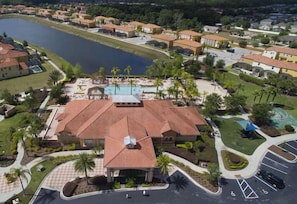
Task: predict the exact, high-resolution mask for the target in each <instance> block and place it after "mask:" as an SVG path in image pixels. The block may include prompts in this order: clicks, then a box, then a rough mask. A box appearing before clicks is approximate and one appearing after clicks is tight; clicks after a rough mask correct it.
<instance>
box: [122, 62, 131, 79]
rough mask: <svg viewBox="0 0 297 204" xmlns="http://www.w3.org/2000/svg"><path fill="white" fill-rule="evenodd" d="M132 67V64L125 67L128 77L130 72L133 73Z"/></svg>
mask: <svg viewBox="0 0 297 204" xmlns="http://www.w3.org/2000/svg"><path fill="white" fill-rule="evenodd" d="M131 70H132V68H131V67H130V65H128V66H127V67H126V68H125V69H124V72H126V73H127V78H128V79H129V77H130V73H131Z"/></svg>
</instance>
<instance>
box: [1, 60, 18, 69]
mask: <svg viewBox="0 0 297 204" xmlns="http://www.w3.org/2000/svg"><path fill="white" fill-rule="evenodd" d="M18 65H19V62H18V61H17V60H16V59H13V58H6V59H0V69H1V68H5V67H12V66H18Z"/></svg>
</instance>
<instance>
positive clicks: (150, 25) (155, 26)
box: [142, 23, 161, 28]
mask: <svg viewBox="0 0 297 204" xmlns="http://www.w3.org/2000/svg"><path fill="white" fill-rule="evenodd" d="M142 27H146V28H161V26H158V25H155V24H150V23H149V24H145V25H142Z"/></svg>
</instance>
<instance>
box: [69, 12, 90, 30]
mask: <svg viewBox="0 0 297 204" xmlns="http://www.w3.org/2000/svg"><path fill="white" fill-rule="evenodd" d="M71 23H72V24H74V25H77V26H82V27H87V28H94V27H95V21H94V20H92V17H91V16H90V15H88V14H84V13H73V14H72V19H71Z"/></svg>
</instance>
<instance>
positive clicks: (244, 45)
mask: <svg viewBox="0 0 297 204" xmlns="http://www.w3.org/2000/svg"><path fill="white" fill-rule="evenodd" d="M238 44H239V47H242V48H245V47H246V46H247V41H246V40H241V41H240V42H239V43H238Z"/></svg>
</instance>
